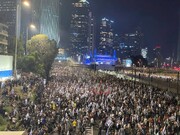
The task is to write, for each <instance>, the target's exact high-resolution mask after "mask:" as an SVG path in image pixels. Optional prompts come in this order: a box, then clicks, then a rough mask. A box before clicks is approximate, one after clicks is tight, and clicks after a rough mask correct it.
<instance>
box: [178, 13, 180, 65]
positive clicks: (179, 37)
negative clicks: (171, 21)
mask: <svg viewBox="0 0 180 135" xmlns="http://www.w3.org/2000/svg"><path fill="white" fill-rule="evenodd" d="M178 34H179V35H178V46H177V61H178V62H180V9H179V33H178Z"/></svg>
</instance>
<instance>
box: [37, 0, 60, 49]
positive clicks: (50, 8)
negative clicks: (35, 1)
mask: <svg viewBox="0 0 180 135" xmlns="http://www.w3.org/2000/svg"><path fill="white" fill-rule="evenodd" d="M59 10H60V0H41V7H40V11H39V12H40V21H39V22H40V33H41V34H46V35H47V36H48V37H49V39H51V40H52V39H54V40H55V41H56V42H57V45H58V46H59V42H60V29H59V14H60V12H59Z"/></svg>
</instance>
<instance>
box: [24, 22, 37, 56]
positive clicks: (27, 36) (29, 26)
mask: <svg viewBox="0 0 180 135" xmlns="http://www.w3.org/2000/svg"><path fill="white" fill-rule="evenodd" d="M29 28H30V29H33V30H35V29H36V26H35V25H34V24H31V25H28V26H27V28H26V44H25V55H26V54H27V42H28V39H29Z"/></svg>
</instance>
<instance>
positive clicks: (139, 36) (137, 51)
mask: <svg viewBox="0 0 180 135" xmlns="http://www.w3.org/2000/svg"><path fill="white" fill-rule="evenodd" d="M143 36H144V35H143V33H142V32H141V31H138V30H136V31H135V32H132V33H126V34H123V35H121V37H120V55H121V56H120V57H121V58H129V57H131V56H137V55H141V49H142V47H143Z"/></svg>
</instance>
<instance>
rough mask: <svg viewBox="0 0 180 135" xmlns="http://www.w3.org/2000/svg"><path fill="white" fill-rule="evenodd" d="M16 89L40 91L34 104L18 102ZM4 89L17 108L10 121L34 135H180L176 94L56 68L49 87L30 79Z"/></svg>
mask: <svg viewBox="0 0 180 135" xmlns="http://www.w3.org/2000/svg"><path fill="white" fill-rule="evenodd" d="M10 84H11V85H12V87H11V85H10ZM15 84H17V85H20V86H23V87H22V92H24V93H30V92H31V89H30V87H31V88H36V89H35V93H36V98H35V101H32V100H31V96H30V95H31V94H29V97H28V96H27V97H26V98H24V99H20V98H17V99H16V98H15V95H16V93H15V91H14V86H15ZM6 89H8V90H9V92H10V95H11V98H10V97H9V99H11V103H12V106H13V110H12V112H11V113H10V114H8V117H9V121H10V122H12V124H14V125H18V126H19V127H23V128H25V129H26V130H27V131H28V132H29V133H30V134H32V135H45V134H53V133H58V134H60V135H79V134H84V132H85V127H87V126H95V125H96V126H97V125H98V127H99V131H98V134H99V135H101V134H102V132H104V133H106V134H109V135H110V134H112V135H154V134H155V135H156V134H159V135H178V133H179V128H180V127H179V119H180V100H179V97H178V96H177V95H173V94H169V93H168V92H167V91H162V90H160V89H158V88H155V87H149V86H147V85H145V84H142V83H136V85H135V86H134V82H132V81H130V80H126V79H122V78H121V79H119V78H116V77H115V76H112V75H107V74H104V73H101V72H94V71H91V70H89V69H84V68H81V67H70V66H64V65H63V64H62V63H54V64H53V67H52V71H51V80H50V81H49V82H47V83H46V84H44V79H42V78H39V77H29V78H23V79H21V80H19V81H17V82H9V83H6V86H5V87H4V88H3V90H4V91H5V90H6ZM6 95H7V94H6ZM27 95H28V94H27Z"/></svg>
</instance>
